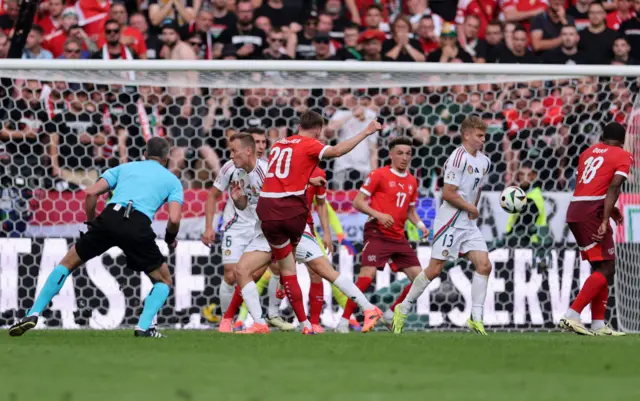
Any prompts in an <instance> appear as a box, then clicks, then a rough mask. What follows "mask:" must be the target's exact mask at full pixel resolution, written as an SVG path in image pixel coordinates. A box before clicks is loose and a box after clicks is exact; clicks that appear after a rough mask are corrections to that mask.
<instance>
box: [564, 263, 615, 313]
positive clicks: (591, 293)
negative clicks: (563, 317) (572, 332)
mask: <svg viewBox="0 0 640 401" xmlns="http://www.w3.org/2000/svg"><path fill="white" fill-rule="evenodd" d="M605 288H606V289H607V297H608V296H609V289H608V283H607V279H606V278H605V277H604V276H603V275H602V273H600V272H593V273H591V275H590V276H589V278H588V279H587V281H585V282H584V285H583V286H582V289H581V290H580V293H579V294H578V297H577V298H576V300H575V301H573V303H572V304H571V309H573V310H574V311H576V312H578V313H582V310H583V309H584V308H585V306H587V305H588V304H589V303H592V301H595V298H596V297H598V295H600V293H601V292H604V289H605ZM600 299H602V298H600ZM601 304H602V302H601ZM592 308H593V303H592ZM595 309H596V310H598V306H596V308H595ZM603 309H606V307H605V306H603ZM591 313H592V314H593V315H594V316H593V319H596V320H598V319H597V318H596V317H595V311H594V310H593V309H592V312H591ZM602 319H604V312H602ZM602 319H600V320H602Z"/></svg>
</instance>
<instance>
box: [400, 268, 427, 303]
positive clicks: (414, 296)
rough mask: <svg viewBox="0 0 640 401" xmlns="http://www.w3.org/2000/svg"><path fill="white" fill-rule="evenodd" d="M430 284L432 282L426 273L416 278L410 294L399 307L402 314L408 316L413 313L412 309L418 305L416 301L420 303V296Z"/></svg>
mask: <svg viewBox="0 0 640 401" xmlns="http://www.w3.org/2000/svg"><path fill="white" fill-rule="evenodd" d="M430 282H431V280H429V279H428V278H427V276H425V274H424V271H422V272H421V273H420V274H418V275H417V276H416V278H415V279H414V280H413V283H411V289H410V290H409V293H407V296H406V298H405V299H404V301H402V302H401V303H400V306H399V307H400V308H401V311H402V313H404V314H407V313H409V312H410V311H411V308H412V307H413V305H415V304H416V301H418V298H420V295H422V293H423V292H424V290H426V289H427V286H428V285H429V283H430Z"/></svg>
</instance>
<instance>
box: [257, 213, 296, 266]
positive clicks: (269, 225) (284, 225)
mask: <svg viewBox="0 0 640 401" xmlns="http://www.w3.org/2000/svg"><path fill="white" fill-rule="evenodd" d="M306 226H307V214H306V213H305V214H301V215H298V216H294V217H291V218H288V219H285V220H269V221H263V222H261V223H260V227H261V228H262V233H263V234H264V236H265V238H266V239H267V242H269V246H270V247H271V252H272V253H273V257H274V258H275V259H276V260H282V259H284V258H285V257H287V255H288V254H289V253H290V252H291V251H292V249H293V247H294V246H297V245H298V242H300V238H302V234H304V229H305V227H306Z"/></svg>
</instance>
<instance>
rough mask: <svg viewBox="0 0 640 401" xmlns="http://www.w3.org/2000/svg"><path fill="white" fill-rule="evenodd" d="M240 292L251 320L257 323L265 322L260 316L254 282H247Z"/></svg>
mask: <svg viewBox="0 0 640 401" xmlns="http://www.w3.org/2000/svg"><path fill="white" fill-rule="evenodd" d="M241 293H242V298H243V299H244V303H245V305H247V309H248V310H249V313H250V314H251V317H252V318H253V320H254V321H255V322H256V323H258V324H266V322H265V321H264V319H263V318H262V305H260V295H259V294H258V287H256V283H254V282H253V281H250V282H249V284H247V285H245V286H244V287H243V288H242V291H241Z"/></svg>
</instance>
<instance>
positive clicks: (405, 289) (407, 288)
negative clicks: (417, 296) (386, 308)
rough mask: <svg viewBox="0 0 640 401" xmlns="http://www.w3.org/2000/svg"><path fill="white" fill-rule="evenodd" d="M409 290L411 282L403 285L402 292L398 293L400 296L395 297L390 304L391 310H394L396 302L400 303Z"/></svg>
mask: <svg viewBox="0 0 640 401" xmlns="http://www.w3.org/2000/svg"><path fill="white" fill-rule="evenodd" d="M409 290H411V283H409V285H408V286H406V287H404V290H402V294H400V296H399V297H398V298H397V299H396V301H395V302H394V303H393V305H391V308H390V309H391V310H392V311H395V310H396V306H398V304H401V303H402V301H404V299H405V298H406V297H407V294H408V293H409Z"/></svg>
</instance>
